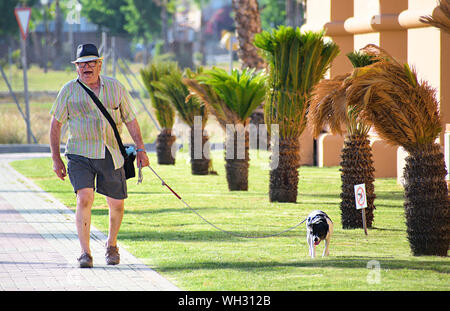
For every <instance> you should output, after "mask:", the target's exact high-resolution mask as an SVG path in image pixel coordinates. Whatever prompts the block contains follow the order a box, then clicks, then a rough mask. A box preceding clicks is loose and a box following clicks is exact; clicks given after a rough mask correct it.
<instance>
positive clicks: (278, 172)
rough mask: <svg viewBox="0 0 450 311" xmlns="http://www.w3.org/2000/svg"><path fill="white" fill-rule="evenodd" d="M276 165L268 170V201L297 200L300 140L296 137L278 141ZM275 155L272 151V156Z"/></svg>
mask: <svg viewBox="0 0 450 311" xmlns="http://www.w3.org/2000/svg"><path fill="white" fill-rule="evenodd" d="M278 148H279V152H278V159H277V160H278V165H277V167H276V168H273V169H272V170H271V171H270V184H269V199H270V202H297V187H298V168H299V167H300V142H299V139H298V138H292V139H282V138H280V142H279V146H278ZM274 156H275V157H276V156H277V155H276V154H274V153H273V152H272V163H274V162H273V161H274V160H275V159H274V158H273V157H274Z"/></svg>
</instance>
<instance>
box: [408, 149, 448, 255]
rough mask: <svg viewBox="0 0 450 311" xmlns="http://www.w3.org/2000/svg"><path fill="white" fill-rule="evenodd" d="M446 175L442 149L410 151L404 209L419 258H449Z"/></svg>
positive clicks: (409, 233)
mask: <svg viewBox="0 0 450 311" xmlns="http://www.w3.org/2000/svg"><path fill="white" fill-rule="evenodd" d="M445 175H446V169H445V162H444V156H443V154H442V152H441V151H440V146H439V145H437V144H430V145H426V146H425V147H424V148H421V149H420V150H412V151H411V150H410V151H409V156H408V157H406V165H405V168H404V177H405V203H404V208H405V214H406V226H407V233H408V240H409V244H410V247H411V250H412V252H413V254H414V255H415V256H419V255H437V256H447V251H448V248H449V243H450V208H449V199H448V189H447V183H446V181H445Z"/></svg>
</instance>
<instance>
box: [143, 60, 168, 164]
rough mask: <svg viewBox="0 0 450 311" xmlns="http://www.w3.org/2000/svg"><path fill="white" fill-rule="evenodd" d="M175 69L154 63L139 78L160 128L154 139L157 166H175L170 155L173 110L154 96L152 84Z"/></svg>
mask: <svg viewBox="0 0 450 311" xmlns="http://www.w3.org/2000/svg"><path fill="white" fill-rule="evenodd" d="M176 68H177V64H176V63H175V62H154V63H151V64H149V65H148V67H147V68H144V69H141V70H140V72H141V77H142V80H143V82H144V85H145V87H146V88H147V90H148V93H149V94H150V100H151V103H152V105H153V108H154V109H155V111H156V119H157V120H158V123H159V125H160V126H161V132H160V133H159V134H158V137H157V139H156V154H157V157H158V164H175V156H174V154H173V153H172V145H173V143H174V142H175V136H174V135H172V127H173V124H174V122H175V110H174V109H173V108H172V106H171V105H170V103H169V102H168V101H167V100H163V99H161V98H158V97H157V96H156V95H155V92H156V90H155V87H154V86H153V85H152V83H154V82H156V81H159V80H160V79H162V77H164V76H165V75H168V74H170V73H171V72H173V71H174V70H175V69H176Z"/></svg>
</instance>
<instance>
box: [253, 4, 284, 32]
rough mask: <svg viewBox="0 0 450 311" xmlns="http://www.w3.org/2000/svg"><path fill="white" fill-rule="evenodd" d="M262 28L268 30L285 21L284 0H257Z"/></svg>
mask: <svg viewBox="0 0 450 311" xmlns="http://www.w3.org/2000/svg"><path fill="white" fill-rule="evenodd" d="M258 4H259V12H260V14H259V15H260V18H261V28H262V30H270V29H271V28H276V27H278V26H279V25H283V24H284V23H285V22H286V10H285V0H258Z"/></svg>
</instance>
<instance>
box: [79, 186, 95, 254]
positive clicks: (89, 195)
mask: <svg viewBox="0 0 450 311" xmlns="http://www.w3.org/2000/svg"><path fill="white" fill-rule="evenodd" d="M93 203H94V189H93V188H83V189H80V190H78V191H77V210H76V213H75V223H76V226H77V232H78V240H79V241H80V246H81V253H82V254H83V253H88V254H91V250H90V247H89V236H90V232H91V209H92V204H93Z"/></svg>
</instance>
